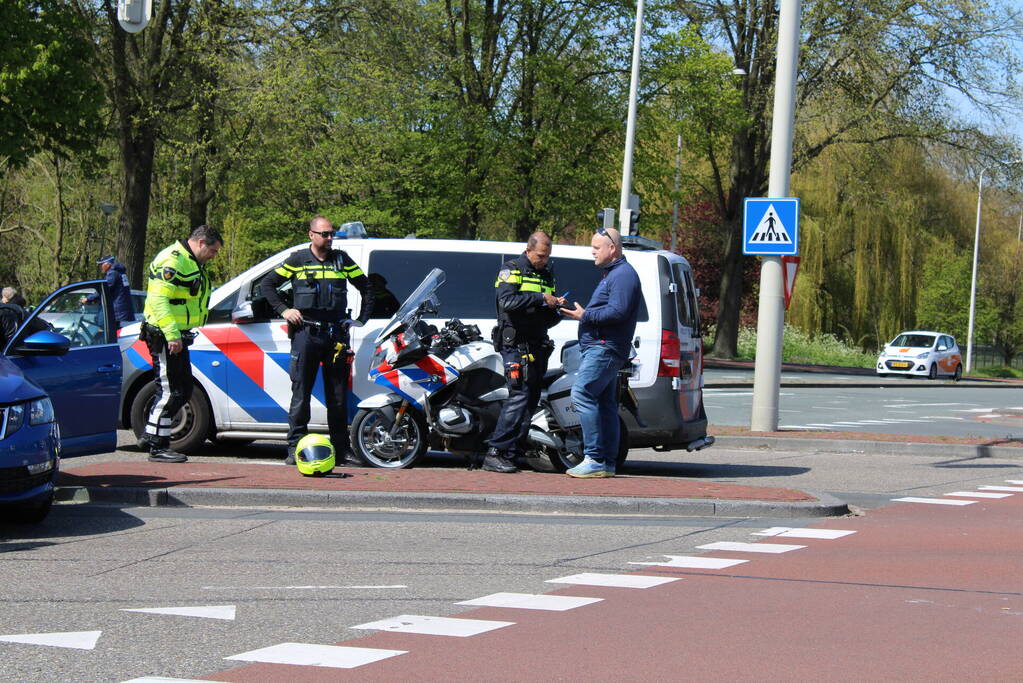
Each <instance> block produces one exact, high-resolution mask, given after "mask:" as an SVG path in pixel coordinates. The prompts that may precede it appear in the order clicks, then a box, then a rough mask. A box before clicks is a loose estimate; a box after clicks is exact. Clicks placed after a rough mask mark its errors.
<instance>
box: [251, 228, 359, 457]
mask: <svg viewBox="0 0 1023 683" xmlns="http://www.w3.org/2000/svg"><path fill="white" fill-rule="evenodd" d="M334 234H335V231H334V227H333V226H332V225H331V223H330V221H328V220H327V219H326V218H324V217H322V216H317V217H316V218H314V219H313V220H312V221H310V222H309V240H310V244H309V248H308V249H300V250H298V251H295V252H292V254H291V255H290V256H288V258H287V259H285V261H284V263H282V264H281V265H280V266H279V267H278V268H276V269H274V270H272V271H271V272H270V274H269V275H267V276H266V277H265V278H264V279H263V283H262V285H261V294H262V295H263V297H264V298H265V299H266V301H267V303H268V304H270V307H271V308H273V309H274V310H275V311H276V312H277V313H278V314H279V315H280V316H281V317H282V318H284V319H285V320H287V321H288V333H289V336H290V337H291V366H290V368H289V373H290V375H291V409H290V410H289V411H288V458H287V460H286V461H285V462H287V463H288V464H294V462H295V445H296V444H298V442H299V440H300V439H301V438H302V437H303V436H305V435H306V433H308V426H309V401H310V397H311V395H312V391H313V383H314V382H315V381H316V374H317V372H318V370H319V368H320V366H321V365H322V366H323V393H324V404H325V405H326V407H327V427H328V429H329V431H330V441H331V443H332V444H333V446H334V451H335V452H336V453H337V460H338V462H339V463H343V462H344V461H345V459H346V458H347V459H354V455H353V454H352V452H351V440H350V439H349V436H348V376H349V358H350V352H349V349H348V344H349V340H348V327H347V325H345V324H343V323H342V321H343V320H345V319H346V318H348V313H347V307H348V289H347V283H348V281H349V280H350V281H351V282H352V284H353V285H355V287H356V289H358V290H359V292H361V294H362V311H361V313H360V315H359V322H360V323H363V322H365V321H366V320H367V319H368V318H369V316H370V313H371V312H372V311H373V299H374V297H373V288H372V286H371V285H370V283H369V279H368V278H367V277H366V275H365V274H364V273H363V272H362V269H361V268H360V267H359V266H358V264H356V263H355V261H353V260H352V257H351V256H349V255H348V254H347V253H345V252H344V251H342V250H340V249H331V241H332V239H333V237H334ZM289 280H290V281H291V283H292V296H293V297H294V300H293V302H292V305H291V307H290V308H289V307H288V305H287V304H285V303H284V301H283V299H282V298H281V294H280V292H279V291H278V288H279V287H280V286H281V285H283V284H284V283H285V282H287V281H289Z"/></svg>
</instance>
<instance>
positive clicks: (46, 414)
mask: <svg viewBox="0 0 1023 683" xmlns="http://www.w3.org/2000/svg"><path fill="white" fill-rule="evenodd" d="M54 419H55V418H54V415H53V403H52V402H50V399H48V398H37V399H36V400H34V401H30V402H29V404H28V423H29V424H30V425H42V424H47V423H48V422H53V421H54Z"/></svg>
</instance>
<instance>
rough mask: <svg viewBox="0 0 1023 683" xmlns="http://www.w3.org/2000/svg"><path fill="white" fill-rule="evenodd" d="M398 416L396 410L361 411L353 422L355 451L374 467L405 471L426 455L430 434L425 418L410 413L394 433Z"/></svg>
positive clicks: (411, 410) (353, 445) (407, 412)
mask: <svg viewBox="0 0 1023 683" xmlns="http://www.w3.org/2000/svg"><path fill="white" fill-rule="evenodd" d="M395 415H396V412H395V410H394V408H373V409H366V408H360V409H359V412H357V413H356V414H355V419H354V420H352V448H353V449H354V450H355V453H356V455H358V456H359V457H360V458H362V459H363V460H364V461H365V462H367V463H369V464H370V465H372V466H373V467H383V468H386V469H406V468H409V467H412V466H414V465H415V464H416V463H417V462H418V461H419V460H420V458H422V457H423V455H425V454H426V447H427V436H428V434H429V431H428V429H427V426H426V420H425V419H423V416H422V415H420V414H419V411H417V410H415V409H414V408H413V409H409V410H407V411H405V415H404V416H403V417H402V418H401V424H399V425H398V428H397V429H396V430H393V429H392V426H393V425H394V418H395ZM392 432H393V433H392Z"/></svg>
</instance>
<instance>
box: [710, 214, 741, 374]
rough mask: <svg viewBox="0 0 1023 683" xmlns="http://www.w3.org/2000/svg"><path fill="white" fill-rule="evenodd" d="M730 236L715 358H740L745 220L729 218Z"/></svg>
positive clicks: (720, 300)
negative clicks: (743, 226) (743, 229)
mask: <svg viewBox="0 0 1023 683" xmlns="http://www.w3.org/2000/svg"><path fill="white" fill-rule="evenodd" d="M725 224H726V226H727V229H728V235H727V237H726V239H725V253H724V258H723V259H722V263H721V287H720V290H719V292H718V317H717V325H716V328H715V332H714V349H713V351H711V355H712V356H714V357H715V358H735V357H736V356H737V355H739V312H740V311H741V309H742V289H743V281H742V280H743V278H742V275H743V272H742V271H743V255H742V217H741V216H732V217H729V218H726V219H725Z"/></svg>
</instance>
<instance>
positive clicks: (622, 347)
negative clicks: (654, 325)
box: [579, 256, 643, 360]
mask: <svg viewBox="0 0 1023 683" xmlns="http://www.w3.org/2000/svg"><path fill="white" fill-rule="evenodd" d="M642 296H643V292H642V290H641V289H640V286H639V275H638V274H637V273H636V269H635V268H633V267H632V265H631V264H629V262H628V261H626V260H625V257H624V256H623V257H621V258H620V259H618V260H617V261H614V262H612V263H611V264H610V265H609V266H607V267H606V268H605V269H604V278H603V279H602V280H601V281H600V284H598V285H597V288H596V289H595V290H593V296H591V297H590V303H588V304H586V312H585V313H583V318H582V320H581V321H580V322H579V344H580V345H582V346H584V347H585V346H591V345H593V344H606V345H607V346H608V347H610V348H612V349H614V351H615V353H617V354H618V355H619V356H621V358H622V359H623V360H624V359H626V358H628V357H629V347H630V346H631V344H632V337H633V335H634V334H635V333H636V318H637V317H638V316H639V306H640V302H641V300H642V299H641V297H642Z"/></svg>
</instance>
